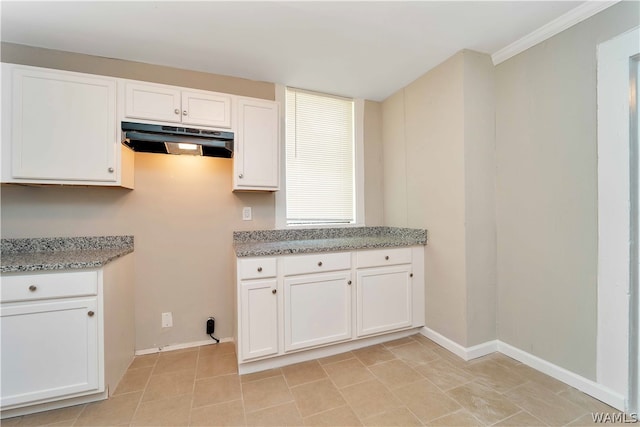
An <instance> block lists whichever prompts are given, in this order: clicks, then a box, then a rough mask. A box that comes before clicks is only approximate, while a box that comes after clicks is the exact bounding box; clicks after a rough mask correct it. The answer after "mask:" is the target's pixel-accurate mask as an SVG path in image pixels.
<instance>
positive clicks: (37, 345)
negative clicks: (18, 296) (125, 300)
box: [0, 298, 102, 408]
mask: <svg viewBox="0 0 640 427" xmlns="http://www.w3.org/2000/svg"><path fill="white" fill-rule="evenodd" d="M0 317H1V319H0V321H1V323H2V335H1V336H0V340H1V345H2V349H1V357H2V364H1V375H2V379H1V380H0V386H1V390H2V396H1V398H0V406H2V407H3V408H5V407H7V406H13V405H19V404H24V403H30V402H37V401H41V400H48V399H53V398H57V397H65V396H68V395H73V394H77V393H82V392H91V391H95V392H100V391H102V390H101V389H100V388H101V387H102V386H101V384H100V383H101V381H100V375H99V372H100V369H102V366H101V363H100V357H99V337H98V334H99V322H98V313H97V299H96V298H86V299H74V300H58V301H49V302H45V301H41V302H38V303H22V304H3V305H2V306H0Z"/></svg>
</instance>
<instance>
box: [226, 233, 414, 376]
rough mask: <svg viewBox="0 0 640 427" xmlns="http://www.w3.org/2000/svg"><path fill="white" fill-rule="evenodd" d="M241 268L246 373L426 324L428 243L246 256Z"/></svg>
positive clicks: (241, 361)
mask: <svg viewBox="0 0 640 427" xmlns="http://www.w3.org/2000/svg"><path fill="white" fill-rule="evenodd" d="M237 271H238V282H237V290H238V294H237V295H238V301H239V303H238V316H237V322H238V328H237V330H238V348H239V349H240V350H239V352H238V362H239V370H240V372H241V373H246V372H255V371H258V370H262V369H268V368H272V367H276V366H282V365H285V364H287V363H295V362H300V361H303V360H309V359H313V358H316V357H324V356H327V355H330V354H335V353H338V352H341V351H348V350H351V349H354V348H358V347H362V346H365V345H371V344H374V343H376V342H383V341H385V340H388V339H393V337H396V338H398V337H400V336H402V335H400V334H402V333H404V334H405V335H404V336H406V335H408V334H410V333H411V331H414V330H415V328H418V327H422V326H424V306H425V301H424V248H423V247H422V246H413V247H403V248H391V249H374V250H357V251H352V252H330V253H313V254H305V255H280V256H277V257H246V258H244V257H243V258H238V260H237ZM403 331H404V332H403ZM385 336H389V337H391V338H386V339H385Z"/></svg>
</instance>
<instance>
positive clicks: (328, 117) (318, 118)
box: [279, 88, 362, 226]
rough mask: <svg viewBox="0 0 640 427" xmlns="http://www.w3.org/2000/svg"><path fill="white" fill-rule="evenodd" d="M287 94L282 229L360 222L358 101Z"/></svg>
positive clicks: (301, 92) (295, 91) (288, 91)
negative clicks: (285, 227) (358, 206)
mask: <svg viewBox="0 0 640 427" xmlns="http://www.w3.org/2000/svg"><path fill="white" fill-rule="evenodd" d="M284 92H285V96H284V97H285V100H284V101H285V102H284V105H285V111H286V112H285V116H286V117H285V118H286V128H285V144H284V145H285V150H284V151H285V155H284V157H285V162H284V163H285V167H284V169H285V172H284V173H285V179H284V180H283V181H284V182H285V183H286V186H285V194H286V195H285V196H284V197H283V196H282V195H279V198H280V201H279V205H280V204H284V205H285V207H284V209H283V208H282V207H280V209H279V211H280V212H279V216H284V221H283V220H282V218H279V223H280V225H284V226H300V225H314V226H315V225H322V224H328V225H340V224H355V223H358V222H360V221H358V218H359V217H360V216H361V215H362V212H358V209H357V208H356V206H357V205H359V204H358V202H357V200H358V197H357V196H359V194H358V187H359V185H357V182H358V179H357V177H358V168H357V167H356V165H357V163H358V162H357V157H358V155H359V152H358V150H357V144H356V140H357V139H359V138H357V137H356V135H357V134H359V133H360V132H359V131H358V129H357V127H358V126H357V125H356V123H357V120H356V116H357V115H358V114H357V111H356V110H357V108H356V106H357V105H356V104H357V103H356V102H355V101H354V100H353V99H348V98H341V97H336V96H331V95H325V94H320V93H315V92H309V91H305V90H300V89H292V88H286V89H285V91H284ZM283 198H284V199H285V200H284V203H282V199H283ZM283 223H284V224H283Z"/></svg>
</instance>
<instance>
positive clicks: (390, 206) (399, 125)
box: [382, 90, 407, 227]
mask: <svg viewBox="0 0 640 427" xmlns="http://www.w3.org/2000/svg"><path fill="white" fill-rule="evenodd" d="M382 154H383V157H384V161H383V164H382V170H383V194H384V197H383V202H384V206H383V210H384V223H385V225H390V226H394V227H407V160H406V156H407V148H406V143H405V131H404V90H399V91H398V92H396V93H394V94H393V95H391V96H390V97H389V98H387V99H385V100H384V102H383V103H382Z"/></svg>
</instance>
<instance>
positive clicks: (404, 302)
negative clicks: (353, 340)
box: [356, 264, 413, 337]
mask: <svg viewBox="0 0 640 427" xmlns="http://www.w3.org/2000/svg"><path fill="white" fill-rule="evenodd" d="M411 271H412V269H411V265H410V264H407V265H401V266H396V267H381V268H367V269H363V270H358V273H357V280H356V283H357V292H356V294H357V309H356V310H357V313H358V316H357V322H356V324H357V334H358V336H359V337H362V336H366V335H371V334H377V333H380V332H386V331H393V330H396V329H401V328H406V327H409V326H411V323H412V320H413V318H412V314H411V308H412V275H413V274H412V272H411Z"/></svg>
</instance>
